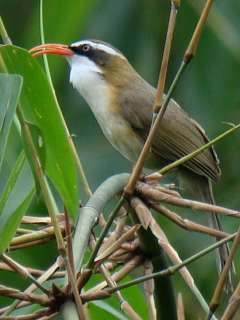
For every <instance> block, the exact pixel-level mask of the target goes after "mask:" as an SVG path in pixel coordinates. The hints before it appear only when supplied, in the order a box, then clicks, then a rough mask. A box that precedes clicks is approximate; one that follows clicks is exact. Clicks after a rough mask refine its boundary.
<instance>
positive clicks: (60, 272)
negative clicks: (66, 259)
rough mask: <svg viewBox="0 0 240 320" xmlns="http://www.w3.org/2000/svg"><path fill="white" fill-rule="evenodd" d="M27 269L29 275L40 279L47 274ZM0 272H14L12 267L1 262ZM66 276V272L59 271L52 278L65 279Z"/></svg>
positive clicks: (38, 270) (42, 271)
mask: <svg viewBox="0 0 240 320" xmlns="http://www.w3.org/2000/svg"><path fill="white" fill-rule="evenodd" d="M26 269H27V270H28V272H29V273H31V274H32V275H33V276H36V277H40V276H41V275H43V274H44V272H45V271H44V270H40V269H35V268H29V267H27V268H26ZM0 270H4V271H10V272H14V269H13V268H11V267H10V266H8V265H7V264H6V263H3V262H0ZM64 275H65V272H64V271H57V272H55V274H53V276H52V278H62V277H64Z"/></svg>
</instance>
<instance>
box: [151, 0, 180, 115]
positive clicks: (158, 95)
mask: <svg viewBox="0 0 240 320" xmlns="http://www.w3.org/2000/svg"><path fill="white" fill-rule="evenodd" d="M178 7H179V4H177V3H176V2H175V1H171V12H170V17H169V22H168V30H167V36H166V41H165V47H164V51H163V58H162V64H161V69H160V73H159V79H158V85H157V93H156V99H155V103H154V106H153V114H155V115H156V114H157V113H158V111H159V110H160V108H161V105H162V100H163V93H164V87H165V82H166V76H167V70H168V62H169V57H170V51H171V46H172V39H173V33H174V29H175V24H176V18H177V12H178Z"/></svg>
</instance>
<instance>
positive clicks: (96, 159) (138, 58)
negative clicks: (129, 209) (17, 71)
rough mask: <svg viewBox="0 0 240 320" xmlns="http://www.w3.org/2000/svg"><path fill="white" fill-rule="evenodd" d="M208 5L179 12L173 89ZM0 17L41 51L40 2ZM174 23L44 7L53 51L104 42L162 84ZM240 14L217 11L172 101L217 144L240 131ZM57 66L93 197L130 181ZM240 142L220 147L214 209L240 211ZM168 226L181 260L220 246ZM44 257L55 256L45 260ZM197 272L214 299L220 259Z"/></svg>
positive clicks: (234, 9) (160, 6) (111, 8)
mask: <svg viewBox="0 0 240 320" xmlns="http://www.w3.org/2000/svg"><path fill="white" fill-rule="evenodd" d="M192 2H193V3H192ZM200 2H202V1H197V0H194V1H191V0H189V1H184V2H183V3H182V6H181V8H180V11H179V15H178V19H177V28H176V32H175V35H174V45H173V50H172V54H171V62H170V67H169V72H168V81H167V87H168V86H169V84H170V82H171V80H172V79H173V77H174V74H175V72H176V70H177V67H178V66H179V64H180V62H181V58H182V56H183V53H184V50H185V48H186V46H187V44H188V41H189V39H190V37H191V34H192V31H193V29H194V26H195V24H196V22H197V18H198V15H199V12H198V6H199V3H200ZM191 3H192V4H191ZM0 13H1V16H2V18H3V20H4V23H5V25H6V28H7V30H8V33H9V35H10V37H11V39H12V41H13V42H14V43H15V44H16V45H19V46H21V47H24V48H27V49H29V48H31V47H33V46H35V45H37V44H39V43H40V35H39V3H38V2H36V1H27V2H26V1H25V2H24V3H23V2H22V1H17V0H11V1H6V0H5V1H4V0H1V2H0ZM168 14H169V1H156V0H150V1H149V0H139V1H137V0H131V1H127V0H122V1H119V2H118V1H116V2H115V1H114V2H113V1H110V0H104V1H99V0H88V1H78V0H69V1H67V2H66V1H63V0H51V1H45V2H44V28H45V38H46V42H56V43H66V44H68V43H71V42H74V41H76V40H80V39H84V38H96V39H101V40H104V41H106V42H109V43H111V44H112V45H114V46H115V47H117V48H118V49H120V50H121V51H122V52H123V53H124V54H125V55H126V56H127V57H128V59H129V61H130V62H131V63H132V64H133V66H134V67H135V68H136V69H137V71H138V72H139V73H140V74H141V75H142V76H143V77H144V78H145V79H146V80H148V81H149V82H150V83H151V84H153V85H156V83H157V78H158V73H159V66H160V61H161V55H162V50H163V45H164V39H165V33H166V27H167V23H168ZM239 14H240V3H239V2H238V1H237V0H233V1H230V2H229V1H228V2H227V1H217V2H216V4H215V5H214V7H213V9H212V14H211V15H210V18H209V20H208V26H207V27H206V28H205V30H204V34H203V36H202V38H201V41H200V47H199V51H198V53H197V57H196V58H195V59H194V60H193V62H192V63H191V65H190V66H189V68H188V69H187V71H186V73H185V75H184V77H183V78H182V80H181V82H180V84H179V86H178V88H177V90H176V91H175V93H174V98H175V99H176V100H177V101H178V103H179V104H180V105H181V106H182V107H183V108H184V109H185V110H186V111H187V112H188V113H189V114H190V115H192V117H193V118H195V119H196V120H197V121H198V122H199V123H200V124H201V125H202V126H203V127H204V128H205V130H206V132H207V134H208V136H209V137H215V136H216V135H217V134H219V133H221V132H223V131H224V130H226V129H227V128H228V127H229V124H226V122H230V123H238V122H239V121H240V112H239V108H240V90H239V79H238V78H239V69H240V40H239V39H238V34H239V29H240V27H239V23H238V21H239ZM39 60H41V59H39ZM49 62H50V69H51V74H52V78H53V82H54V85H55V90H56V93H57V96H58V100H59V103H60V105H61V107H62V111H63V114H64V116H65V119H66V121H67V124H68V126H69V129H70V132H71V133H72V134H74V136H75V137H74V141H75V143H76V145H77V148H78V153H79V155H80V158H81V160H82V163H83V165H84V169H85V172H86V175H87V177H88V180H89V182H90V185H91V187H92V189H93V190H94V189H95V188H96V186H98V185H99V184H100V183H101V182H102V181H103V180H105V179H106V178H107V177H108V176H110V175H112V174H114V173H118V172H123V171H128V172H129V171H130V170H131V164H130V163H128V161H127V160H125V159H124V158H123V157H122V156H121V155H120V154H119V153H117V152H116V151H115V150H114V149H113V148H112V146H111V145H110V144H109V143H108V142H107V141H106V139H105V138H104V136H103V134H102V132H101V130H100V128H99V127H98V125H97V123H96V121H95V119H94V117H93V115H92V114H91V112H90V109H89V108H88V106H87V105H86V104H85V102H84V101H83V99H82V98H81V97H80V96H79V94H78V93H77V92H76V91H75V90H74V89H73V88H72V87H71V85H70V84H69V81H68V77H69V70H68V66H67V63H66V61H64V59H62V58H61V57H56V56H55V57H49ZM33 76H34V75H33ZM239 142H240V133H238V132H237V133H235V134H234V135H232V136H230V137H227V138H226V139H225V140H223V141H222V142H220V143H219V144H218V145H216V150H217V153H218V155H219V158H220V161H221V168H222V179H221V181H220V182H219V183H218V185H216V186H215V188H214V191H215V195H216V201H217V203H218V204H219V205H223V206H227V207H230V208H239V206H240V199H239V189H240V187H239V173H240V168H239V163H240V152H239V144H240V143H239ZM56 143H57V141H56ZM15 154H16V153H15V152H14V135H12V144H11V149H9V152H8V156H9V159H8V161H9V163H10V164H11V159H12V160H13V159H15V158H14V157H15ZM9 166H10V165H9ZM6 168H7V165H6ZM6 170H7V169H6ZM43 210H44V209H43V208H42V207H41V205H40V204H38V205H37V206H36V207H33V208H32V211H33V212H35V213H41V212H43ZM184 211H186V210H182V211H181V212H182V216H184V217H188V218H189V217H190V218H195V216H194V214H191V215H189V214H188V213H187V212H184ZM188 212H189V211H188ZM31 213H32V212H31ZM195 215H196V214H195ZM195 220H196V221H206V218H203V219H202V218H201V216H200V217H199V216H198V217H196V218H195ZM221 220H222V221H223V225H224V228H225V229H226V231H228V232H231V231H235V230H236V228H237V226H238V224H237V222H236V220H232V219H230V218H228V219H226V218H225V219H224V218H223V219H221ZM160 222H161V225H162V226H163V229H164V230H165V231H166V233H167V235H168V237H169V240H170V241H171V242H172V244H173V245H174V246H175V248H176V249H177V251H178V252H179V254H180V256H181V257H182V258H184V257H187V256H189V255H190V254H192V253H194V252H196V251H197V250H199V249H202V248H204V246H206V245H207V244H209V243H211V242H212V240H211V239H209V238H207V237H204V236H201V235H197V234H193V233H191V234H190V233H188V232H186V231H183V230H180V229H179V228H178V227H176V226H174V225H172V224H171V223H169V222H168V221H166V220H165V219H161V220H160ZM36 250H39V254H36V252H37V251H36ZM46 250H47V254H45V251H46ZM54 250H55V247H54V245H53V244H50V245H48V246H39V247H38V248H37V249H27V250H25V255H21V256H19V255H17V254H16V257H17V259H18V261H20V262H21V261H22V262H24V263H25V264H28V265H29V266H32V267H42V268H44V267H46V266H48V265H49V264H50V263H51V262H52V261H53V260H54V258H55V252H54ZM33 252H34V254H33ZM189 269H190V271H191V272H192V274H193V276H194V278H195V279H196V283H197V284H198V285H199V288H200V290H201V291H202V292H203V294H204V296H205V297H206V299H207V300H208V299H209V298H210V296H211V293H212V290H213V288H214V287H215V284H216V269H215V261H214V256H213V254H211V255H209V256H207V257H204V258H202V259H201V260H199V261H198V262H195V263H194V264H193V265H191V266H190V268H189ZM0 281H1V283H3V282H4V281H5V283H8V284H9V285H11V283H12V285H15V283H16V281H19V287H20V288H24V287H25V286H26V282H25V281H21V280H19V278H18V277H16V276H14V275H12V274H10V273H5V272H1V273H0ZM174 283H175V284H176V288H177V290H180V291H182V292H183V293H184V303H185V305H186V306H187V308H186V309H187V314H188V319H196V317H195V316H196V312H198V311H199V307H198V304H197V302H195V298H193V297H192V295H191V293H189V290H188V288H186V285H185V284H184V283H183V281H182V280H181V279H180V277H179V276H174ZM123 293H125V296H126V297H127V299H128V300H129V301H130V302H131V299H132V301H134V306H135V305H136V306H137V307H136V309H137V310H139V313H142V312H143V314H145V315H146V308H143V307H142V305H143V296H142V294H141V293H139V292H138V291H137V290H136V289H131V290H130V289H128V290H126V291H125V292H123ZM133 296H134V297H135V299H133ZM137 299H139V303H138V302H137V301H138V300H137ZM111 300H112V301H111V303H112V305H115V306H116V307H117V306H118V304H117V302H116V301H115V300H114V298H113V299H111ZM0 305H1V300H0ZM91 308H92V310H91V311H92V312H93V314H94V312H95V313H96V312H97V314H98V316H99V317H100V313H99V312H102V315H101V317H102V318H103V317H104V316H106V315H107V316H108V319H116V318H114V317H111V316H109V314H106V313H104V311H102V310H101V309H99V308H97V307H96V306H92V307H91ZM142 309H144V310H142ZM99 310H100V311H99ZM193 314H195V316H193ZM96 319H97V317H96Z"/></svg>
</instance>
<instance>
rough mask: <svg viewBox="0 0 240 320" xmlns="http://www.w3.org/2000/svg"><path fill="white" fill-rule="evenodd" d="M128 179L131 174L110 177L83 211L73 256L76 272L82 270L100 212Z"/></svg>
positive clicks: (77, 227)
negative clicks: (91, 234) (84, 257)
mask: <svg viewBox="0 0 240 320" xmlns="http://www.w3.org/2000/svg"><path fill="white" fill-rule="evenodd" d="M128 179H129V174H127V173H122V174H118V175H115V176H112V177H110V178H109V179H107V180H106V181H104V182H103V183H102V184H101V185H100V186H99V187H98V188H97V190H96V191H95V192H94V194H93V195H92V196H91V197H90V198H89V200H88V202H87V203H86V205H85V206H84V207H83V208H82V209H81V212H80V217H79V220H78V223H77V226H76V231H75V235H74V239H73V255H74V261H75V266H76V271H79V270H80V268H81V265H82V261H83V256H84V253H85V250H86V248H87V245H88V240H89V236H90V233H91V229H92V227H93V226H94V224H95V223H96V221H97V219H98V217H99V214H100V212H101V211H102V210H103V208H104V207H105V205H106V204H107V203H108V202H109V200H111V199H112V198H113V197H114V196H115V195H116V194H118V193H119V192H120V191H122V190H123V188H124V186H125V185H126V184H127V182H128Z"/></svg>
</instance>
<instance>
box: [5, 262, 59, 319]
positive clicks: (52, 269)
mask: <svg viewBox="0 0 240 320" xmlns="http://www.w3.org/2000/svg"><path fill="white" fill-rule="evenodd" d="M62 265H63V260H62V259H60V258H58V259H57V260H56V262H55V263H54V264H53V265H52V266H51V267H50V268H48V269H47V270H46V271H45V272H44V273H43V274H42V275H41V276H40V277H39V278H38V279H37V281H38V283H43V282H45V281H47V280H48V279H49V278H50V277H52V275H53V274H54V273H55V272H56V270H57V269H58V268H60V267H61V266H62ZM36 288H37V287H36V285H35V284H31V285H30V286H29V287H28V288H27V289H26V290H25V291H24V293H26V294H30V293H32V292H33V291H34V290H35V289H36ZM22 304H23V303H21V302H20V301H19V300H15V301H14V302H13V303H12V304H11V305H10V306H8V307H7V308H5V309H4V315H5V316H6V315H8V314H9V313H10V312H12V311H13V310H14V309H16V308H17V307H18V306H21V305H22Z"/></svg>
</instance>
